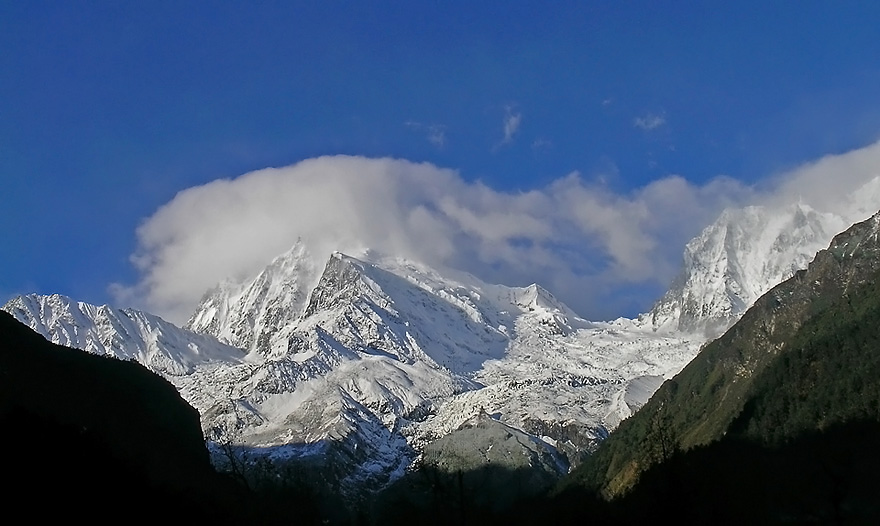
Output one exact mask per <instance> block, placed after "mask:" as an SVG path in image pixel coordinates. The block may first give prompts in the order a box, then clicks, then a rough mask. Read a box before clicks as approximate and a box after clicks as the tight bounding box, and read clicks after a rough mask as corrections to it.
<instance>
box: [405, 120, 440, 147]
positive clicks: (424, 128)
mask: <svg viewBox="0 0 880 526" xmlns="http://www.w3.org/2000/svg"><path fill="white" fill-rule="evenodd" d="M403 124H404V126H406V127H407V128H410V129H413V130H416V131H419V132H422V133H425V138H427V139H428V142H429V143H431V144H433V145H434V146H436V147H437V148H443V147H444V146H446V126H444V125H442V124H423V123H421V122H417V121H407V122H405V123H403Z"/></svg>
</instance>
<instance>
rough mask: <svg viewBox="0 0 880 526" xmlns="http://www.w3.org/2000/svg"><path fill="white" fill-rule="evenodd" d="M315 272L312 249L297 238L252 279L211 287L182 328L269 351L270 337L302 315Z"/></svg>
mask: <svg viewBox="0 0 880 526" xmlns="http://www.w3.org/2000/svg"><path fill="white" fill-rule="evenodd" d="M318 276H319V274H318V268H317V267H316V265H315V262H314V259H313V258H312V255H311V253H310V252H309V250H308V248H307V247H306V245H305V243H303V242H302V240H297V242H296V243H295V244H294V245H293V246H292V247H291V248H290V250H288V251H287V252H285V253H284V254H281V255H279V256H278V257H276V258H275V259H274V260H272V262H271V263H269V265H268V266H266V268H265V269H263V270H262V271H261V272H260V273H259V274H258V275H257V276H256V278H254V279H253V280H251V281H250V282H242V283H233V282H230V281H226V282H223V283H220V284H219V285H217V286H216V287H215V288H214V289H212V290H211V291H209V292H208V293H207V294H206V295H205V296H204V297H203V298H202V301H201V302H200V303H199V306H198V307H197V308H196V311H195V312H194V313H193V315H192V316H191V317H190V319H189V321H188V322H187V323H186V325H185V327H186V328H187V329H188V330H191V331H193V332H198V333H202V334H210V335H211V336H214V337H216V338H217V339H219V340H220V341H222V342H224V343H227V344H229V345H233V346H235V347H239V348H241V349H245V350H247V351H248V352H249V353H257V354H262V355H267V354H269V353H270V352H271V341H272V339H273V337H274V335H275V334H276V333H278V332H279V331H281V330H283V329H284V328H285V327H287V326H289V325H290V324H292V323H295V321H296V320H297V319H298V318H299V316H300V315H301V314H302V311H303V309H304V308H305V306H306V302H307V300H308V294H309V292H310V291H311V290H312V288H313V287H314V286H315V284H316V282H317V279H318Z"/></svg>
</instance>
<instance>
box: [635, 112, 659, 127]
mask: <svg viewBox="0 0 880 526" xmlns="http://www.w3.org/2000/svg"><path fill="white" fill-rule="evenodd" d="M664 124H666V114H665V113H646V114H644V115H642V116H641V117H636V118H635V119H634V120H633V125H634V126H635V127H636V128H641V129H642V130H645V131H651V130H655V129H657V128H659V127H660V126H663V125H664Z"/></svg>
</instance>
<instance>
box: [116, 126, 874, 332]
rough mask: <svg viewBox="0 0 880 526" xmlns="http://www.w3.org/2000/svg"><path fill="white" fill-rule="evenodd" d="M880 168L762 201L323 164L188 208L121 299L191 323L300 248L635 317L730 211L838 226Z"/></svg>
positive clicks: (161, 229) (187, 197)
mask: <svg viewBox="0 0 880 526" xmlns="http://www.w3.org/2000/svg"><path fill="white" fill-rule="evenodd" d="M878 167H880V143H878V144H874V145H872V146H869V147H867V148H863V149H861V150H856V151H854V152H850V153H847V154H843V155H839V156H830V157H826V158H823V159H821V160H819V161H817V162H815V163H811V164H808V165H805V166H803V167H800V168H798V169H796V170H793V171H791V172H787V173H785V174H780V175H778V176H776V177H774V178H772V179H771V180H770V181H769V182H768V183H766V184H765V185H764V186H763V187H760V188H754V187H749V186H746V185H744V184H742V183H740V182H738V181H736V180H733V179H730V178H727V177H717V178H714V179H712V180H710V181H708V182H707V183H705V184H701V185H696V184H693V183H691V182H688V181H687V180H685V179H684V178H682V177H678V176H669V177H665V178H663V179H660V180H657V181H654V182H652V183H650V184H648V185H647V186H644V187H642V188H638V189H636V190H634V191H632V192H629V193H626V194H619V193H615V192H613V191H611V190H610V189H609V188H608V187H606V186H604V185H602V184H601V183H594V182H589V181H587V180H585V179H584V178H582V177H581V176H579V175H578V174H577V173H572V174H569V175H567V176H565V177H562V178H560V179H557V180H556V181H553V182H552V183H551V184H549V185H547V186H546V187H543V188H538V189H534V190H532V191H529V192H507V191H502V190H496V189H493V188H490V187H488V186H486V185H484V184H482V183H480V182H470V181H467V180H465V179H464V178H462V177H461V175H460V174H459V173H458V172H456V171H454V170H450V169H444V168H439V167H437V166H434V165H431V164H427V163H413V162H409V161H405V160H398V159H387V158H386V159H369V158H363V157H352V156H334V157H321V158H316V159H309V160H305V161H302V162H300V163H297V164H295V165H292V166H288V167H285V168H271V169H265V170H260V171H256V172H251V173H247V174H244V175H242V176H240V177H237V178H234V179H222V180H216V181H213V182H210V183H207V184H204V185H202V186H197V187H193V188H189V189H187V190H184V191H182V192H180V193H179V194H177V196H175V197H174V198H173V199H172V200H171V201H170V202H169V203H167V204H166V205H164V206H163V207H161V208H160V209H159V210H157V211H156V212H155V213H154V214H153V216H151V217H150V218H148V219H147V220H146V221H145V222H144V223H143V224H142V226H141V227H140V228H139V229H138V232H137V236H138V242H139V248H138V250H137V253H136V254H135V255H134V256H133V261H134V262H135V264H136V266H137V268H138V269H139V271H140V273H141V279H140V281H139V283H137V284H136V285H134V286H132V287H127V288H121V289H120V291H122V292H123V293H124V294H126V295H127V296H128V299H129V301H128V302H129V303H134V304H137V305H138V306H141V307H143V308H147V309H150V310H152V311H154V312H157V313H158V314H160V315H162V316H165V317H167V318H168V319H170V320H172V321H177V322H180V321H184V320H185V319H186V318H187V317H188V316H189V314H190V313H191V312H192V309H194V307H195V305H196V304H197V302H198V300H199V299H200V298H201V296H202V295H203V294H204V293H205V291H206V290H208V289H209V288H211V287H212V286H214V285H216V284H217V283H218V282H219V281H221V280H223V279H225V278H236V279H244V278H248V277H252V276H253V275H255V274H256V273H257V272H259V270H261V269H262V268H263V267H264V266H265V265H266V264H267V263H268V262H269V261H270V260H271V259H272V258H273V257H275V256H276V255H278V254H280V253H282V252H284V251H286V250H287V249H288V248H290V246H292V245H293V243H294V242H295V241H296V239H297V238H302V239H303V240H304V241H305V242H306V243H307V244H308V245H309V246H310V248H311V249H312V251H313V254H314V255H315V256H316V257H318V258H319V259H322V258H324V257H328V256H329V254H330V253H331V252H332V251H333V250H340V251H342V252H345V253H349V254H352V255H357V254H360V253H363V252H364V251H365V250H366V249H374V250H377V251H379V252H382V253H386V254H393V255H400V256H404V257H408V258H413V259H416V260H419V261H423V262H425V263H427V264H429V265H433V266H437V267H452V268H457V269H461V270H465V271H469V272H472V273H474V274H475V275H477V276H478V277H480V278H482V279H484V280H486V281H489V282H495V283H504V284H508V285H527V284H529V283H532V282H538V283H541V284H542V285H544V286H545V287H547V288H549V289H550V290H552V291H553V292H554V293H555V294H556V295H557V296H558V297H559V298H560V299H562V300H563V301H564V302H566V303H567V304H569V305H570V306H571V307H572V308H574V309H575V310H576V311H578V312H579V313H580V314H581V315H583V316H586V317H588V318H592V319H600V318H608V317H613V316H617V315H621V314H634V312H627V309H630V310H631V309H633V308H640V309H646V308H648V307H650V303H651V302H652V301H653V300H654V299H656V297H657V296H658V295H659V294H660V293H662V291H663V289H664V288H665V286H666V285H667V284H668V282H669V281H670V280H671V279H672V278H673V277H674V275H675V274H676V273H677V271H678V269H679V265H680V262H681V253H682V249H683V247H684V244H685V243H686V242H687V241H688V240H689V239H690V238H691V237H693V236H695V235H696V234H698V233H699V231H700V230H701V229H702V228H703V227H704V226H706V225H707V224H709V223H710V222H711V221H712V220H714V219H715V217H717V215H718V214H719V213H720V212H721V211H722V210H723V209H724V208H725V207H728V206H743V205H745V204H751V203H759V204H767V205H769V206H778V205H781V204H783V203H788V202H794V201H797V200H801V201H803V202H806V203H808V204H810V205H812V206H814V208H818V209H820V210H829V211H839V210H835V207H837V208H838V209H839V208H841V207H843V206H845V203H846V201H845V199H844V196H845V195H846V194H847V193H848V192H852V191H853V190H855V189H856V188H858V187H859V186H860V185H861V184H863V183H864V182H865V181H867V180H869V179H870V178H871V177H874V176H876V175H877V174H878ZM877 207H878V208H880V203H878V205H877ZM875 211H876V210H875ZM868 214H869V212H865V215H868Z"/></svg>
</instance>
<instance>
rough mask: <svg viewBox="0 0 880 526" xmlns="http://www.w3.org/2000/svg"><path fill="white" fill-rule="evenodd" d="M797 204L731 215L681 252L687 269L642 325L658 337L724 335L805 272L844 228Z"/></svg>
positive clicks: (831, 217) (828, 216)
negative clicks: (665, 334)
mask: <svg viewBox="0 0 880 526" xmlns="http://www.w3.org/2000/svg"><path fill="white" fill-rule="evenodd" d="M845 226H846V225H845V221H844V219H843V218H841V217H839V216H837V215H834V214H830V213H821V212H817V211H816V210H813V209H812V208H810V207H809V206H807V205H804V204H801V203H798V204H795V205H791V206H789V207H786V208H783V209H778V210H774V209H769V208H766V207H760V206H750V207H747V208H743V209H728V210H725V211H724V213H722V214H721V216H720V217H719V218H718V220H717V221H716V222H715V223H713V224H712V225H710V226H708V227H707V228H706V229H705V230H703V232H702V233H701V234H700V235H699V236H698V237H696V238H694V239H693V240H691V241H690V242H689V243H688V244H687V246H686V247H685V252H684V268H683V270H682V273H681V274H680V275H679V277H678V278H677V279H676V280H675V282H674V283H673V285H672V287H671V288H670V290H669V291H668V292H667V293H666V294H665V295H664V296H663V298H661V299H660V301H659V302H658V303H657V304H656V305H655V306H654V308H653V309H652V310H651V311H650V312H648V313H647V314H645V315H642V317H641V321H642V322H645V323H649V324H650V325H651V326H652V327H653V328H654V329H656V330H680V331H685V332H692V333H693V332H704V333H706V334H707V335H709V336H713V335H717V334H719V333H721V332H723V331H724V330H725V329H727V327H729V326H730V325H731V324H732V323H733V322H735V321H736V320H737V319H739V317H740V316H741V315H742V313H744V312H745V311H746V309H748V307H749V306H751V305H752V303H754V302H755V300H757V299H758V298H759V297H760V296H761V294H763V293H764V292H766V291H767V290H769V289H770V288H771V287H773V286H774V285H775V284H777V283H779V282H780V281H782V280H784V279H787V278H788V277H790V276H791V275H792V274H794V272H795V271H797V270H799V269H801V268H805V267H806V265H807V263H809V261H810V260H812V258H813V256H814V255H815V253H816V252H818V251H819V250H820V249H821V248H822V247H824V246H827V244H828V241H830V239H831V237H832V236H833V235H834V234H835V233H836V232H839V231H840V230H842V229H843V228H844V227H845Z"/></svg>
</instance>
